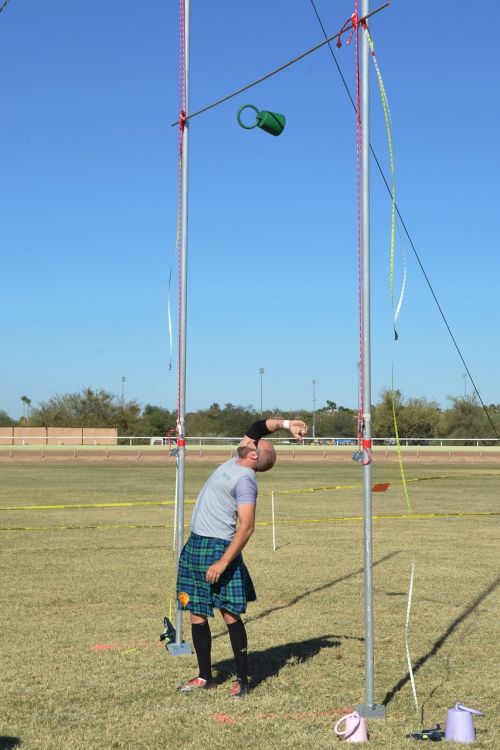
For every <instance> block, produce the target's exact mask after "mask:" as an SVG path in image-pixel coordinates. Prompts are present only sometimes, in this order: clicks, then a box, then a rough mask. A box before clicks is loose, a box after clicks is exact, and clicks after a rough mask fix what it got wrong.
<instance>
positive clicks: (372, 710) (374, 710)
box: [356, 703, 385, 719]
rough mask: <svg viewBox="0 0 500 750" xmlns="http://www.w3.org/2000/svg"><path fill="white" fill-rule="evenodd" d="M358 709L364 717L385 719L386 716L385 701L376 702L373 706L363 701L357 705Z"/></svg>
mask: <svg viewBox="0 0 500 750" xmlns="http://www.w3.org/2000/svg"><path fill="white" fill-rule="evenodd" d="M356 711H357V712H358V714H359V715H360V716H361V717H362V718H363V719H383V718H384V717H385V706H384V705H383V703H375V705H373V706H367V705H366V704H364V703H361V704H360V705H359V706H356Z"/></svg>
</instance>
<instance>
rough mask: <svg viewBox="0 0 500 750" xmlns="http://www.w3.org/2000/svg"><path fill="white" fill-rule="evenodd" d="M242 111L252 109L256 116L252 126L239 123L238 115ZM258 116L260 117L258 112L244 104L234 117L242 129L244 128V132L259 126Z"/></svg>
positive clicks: (251, 106)
mask: <svg viewBox="0 0 500 750" xmlns="http://www.w3.org/2000/svg"><path fill="white" fill-rule="evenodd" d="M244 109H253V110H254V112H255V113H256V114H257V119H256V120H255V122H254V124H253V125H245V124H244V123H243V122H241V117H240V115H241V113H242V112H243V110H244ZM259 115H260V112H259V110H258V109H257V107H255V106H254V105H253V104H244V105H243V106H242V107H240V108H239V110H238V114H237V115H236V119H237V120H238V123H239V125H241V127H242V128H245V130H253V129H254V128H256V127H257V125H258V124H259Z"/></svg>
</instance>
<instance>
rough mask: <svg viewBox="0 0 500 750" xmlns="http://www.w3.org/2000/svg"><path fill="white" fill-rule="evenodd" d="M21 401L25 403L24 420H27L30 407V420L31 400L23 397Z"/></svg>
mask: <svg viewBox="0 0 500 750" xmlns="http://www.w3.org/2000/svg"><path fill="white" fill-rule="evenodd" d="M21 401H22V402H23V419H26V407H28V419H29V417H30V406H31V399H30V398H28V396H21Z"/></svg>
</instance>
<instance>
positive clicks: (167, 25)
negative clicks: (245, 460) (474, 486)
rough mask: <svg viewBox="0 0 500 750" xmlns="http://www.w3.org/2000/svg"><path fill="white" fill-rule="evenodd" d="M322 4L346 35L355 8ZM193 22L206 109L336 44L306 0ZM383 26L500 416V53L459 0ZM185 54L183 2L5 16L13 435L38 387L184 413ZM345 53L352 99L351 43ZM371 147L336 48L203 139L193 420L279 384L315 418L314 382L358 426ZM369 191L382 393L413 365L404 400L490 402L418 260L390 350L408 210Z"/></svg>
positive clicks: (194, 262)
mask: <svg viewBox="0 0 500 750" xmlns="http://www.w3.org/2000/svg"><path fill="white" fill-rule="evenodd" d="M316 6H317V8H318V11H319V13H320V15H321V17H322V20H323V23H324V24H325V26H326V28H327V31H328V32H329V33H331V34H333V33H335V32H336V31H337V30H338V29H339V28H340V26H341V25H342V24H343V22H344V21H345V20H346V18H347V17H348V16H349V15H350V14H351V12H352V4H351V3H350V2H344V1H343V0H342V1H340V0H336V1H335V2H333V1H328V0H316ZM371 7H372V8H374V7H376V4H375V3H372V4H371ZM191 12H192V36H191V110H192V111H194V110H196V109H198V108H200V107H202V106H204V105H205V104H208V103H210V102H211V101H212V100H214V99H217V98H219V97H221V96H223V95H225V94H226V93H229V92H230V91H232V90H234V89H236V88H238V87H240V86H241V85H244V84H245V83H248V82H250V81H251V80H253V79H255V78H256V77H258V76H259V75H261V74H263V73H265V72H267V71H268V70H271V69H272V68H274V67H276V66H278V65H280V64H282V63H283V62H286V61H287V60H288V59H290V58H292V57H294V56H295V55H296V54H298V53H300V52H302V51H304V50H306V49H307V48H309V47H311V46H313V45H314V44H315V43H317V42H319V41H321V39H322V32H321V29H320V28H319V26H318V22H317V19H316V17H315V15H314V13H313V9H312V6H311V3H310V2H309V0H292V2H290V0H287V1H285V0H275V1H274V2H272V3H269V2H268V1H267V2H266V1H264V0H255V1H254V2H252V3H233V2H227V1H226V0H220V2H218V3H206V2H200V0H192V11H191ZM371 30H372V34H373V37H374V39H375V45H376V50H377V55H378V59H379V63H380V66H381V69H382V75H383V78H384V82H385V86H386V89H387V94H388V98H389V103H390V107H391V113H392V120H393V138H394V144H395V157H396V194H397V201H398V205H399V208H400V211H401V213H402V215H403V217H404V219H405V222H406V224H407V227H408V229H409V231H410V234H411V236H412V238H413V241H414V243H415V246H416V248H417V251H418V253H419V255H420V257H421V260H422V262H423V265H424V267H425V269H426V271H427V274H428V275H429V278H430V279H431V282H432V284H433V286H434V289H435V291H436V294H437V296H438V299H439V301H440V303H441V305H442V307H443V310H444V311H445V313H446V315H447V317H448V320H449V324H450V326H451V328H452V330H453V332H454V335H455V337H456V339H457V341H458V343H459V346H460V347H461V349H462V352H463V354H464V357H465V359H466V362H467V364H468V366H469V369H470V371H471V373H472V376H473V377H474V379H475V381H476V383H477V385H478V388H479V389H480V393H481V396H482V398H483V400H484V401H485V402H486V403H490V402H499V401H500V393H499V385H498V384H499V377H498V376H499V369H500V368H499V365H500V352H499V347H498V330H499V324H500V316H499V312H498V304H497V288H498V278H499V257H500V254H499V252H498V250H499V247H498V246H499V237H500V226H499V222H500V220H499V211H498V203H499V179H498V173H499V151H500V147H499V139H498V128H499V122H498V120H499V105H498V97H497V96H496V92H497V90H498V76H499V63H498V55H497V53H496V51H495V49H494V45H492V44H491V41H490V40H489V39H488V37H487V33H486V31H485V25H484V20H483V19H482V18H481V17H480V16H478V14H477V12H475V10H474V7H473V6H472V5H471V4H470V3H466V2H465V1H464V0H460V1H459V2H455V3H453V4H452V3H434V2H431V0H420V1H419V2H418V3H408V2H402V1H401V0H394V2H393V3H392V5H391V6H390V7H389V8H388V9H387V10H384V11H383V12H381V13H380V14H379V15H378V16H377V17H376V19H374V20H373V22H372V25H371ZM178 36H179V33H178V6H177V3H173V2H160V0H144V2H142V3H132V2H123V1H122V2H120V3H118V2H116V1H115V0H106V2H105V3H100V4H99V6H98V8H97V7H96V6H92V5H89V4H88V3H86V2H83V0H73V2H71V3H68V2H64V1H63V0H52V2H50V3H40V2H36V1H35V0H24V1H23V2H21V0H11V2H10V4H9V5H8V6H7V7H6V9H5V10H4V12H3V13H1V14H0V91H1V109H2V137H1V139H0V191H1V196H2V199H1V202H0V243H1V248H2V282H3V283H2V292H3V293H2V308H3V315H2V321H3V325H2V329H1V337H2V351H3V366H2V368H1V371H0V394H1V398H0V409H4V410H6V411H7V412H8V413H9V414H10V415H11V416H13V417H17V416H19V415H20V414H21V413H22V404H21V401H20V396H21V395H23V394H26V395H28V396H29V397H30V398H31V399H32V402H33V404H34V405H36V404H37V403H39V402H40V401H43V400H46V399H48V398H50V397H51V396H52V395H54V394H56V393H65V392H69V391H77V390H80V389H81V388H82V387H84V386H93V387H96V388H105V389H107V390H110V391H112V392H113V393H116V394H117V395H120V393H121V378H122V376H125V377H126V383H125V396H126V398H130V399H132V398H133V399H137V400H138V401H139V402H140V403H141V404H143V405H144V404H146V403H154V404H160V405H162V406H166V407H168V408H175V404H176V392H177V384H176V371H175V367H174V369H173V370H172V371H169V360H170V346H169V337H168V325H167V289H168V277H169V272H170V269H171V267H172V266H173V267H174V269H176V265H177V264H176V258H175V248H174V244H175V234H176V220H177V130H176V129H175V128H172V127H170V123H171V122H173V121H174V120H175V119H176V118H177V86H178V83H177V72H178ZM336 55H337V59H338V61H339V64H340V66H341V68H342V70H343V72H344V75H345V76H346V78H347V80H348V82H349V85H350V86H351V88H353V85H354V49H353V48H352V45H351V47H347V46H346V45H344V46H343V47H342V49H341V50H339V51H337V50H336ZM371 78H372V99H371V102H372V110H371V140H372V143H373V145H374V148H375V150H376V152H377V154H378V157H379V160H380V161H381V163H382V165H383V167H384V169H385V171H386V172H387V173H388V158H387V139H386V135H385V126H384V120H383V114H382V110H381V106H380V100H379V96H378V90H377V88H376V82H375V76H374V75H373V71H372V76H371ZM247 102H249V103H253V104H255V105H257V106H258V107H259V108H261V109H271V110H274V111H277V112H282V113H284V114H285V115H286V117H287V126H286V129H285V131H284V133H283V134H282V136H280V137H279V138H272V137H271V136H268V135H266V134H265V133H263V132H262V131H260V130H252V131H245V130H243V129H241V128H239V127H238V125H237V123H236V112H237V109H238V108H239V106H241V105H242V104H245V103H247ZM354 128H355V122H354V115H353V110H352V107H351V104H350V102H349V101H348V99H347V96H346V94H345V91H344V88H343V85H342V83H341V80H340V77H339V75H338V73H337V70H336V68H335V66H334V64H333V61H332V59H331V55H330V52H329V51H328V50H327V49H326V48H324V49H323V50H321V51H318V52H316V53H315V54H314V55H311V56H310V57H308V58H307V59H306V60H304V61H302V62H300V63H298V64H297V65H294V66H292V67H291V68H289V69H288V70H286V71H284V72H283V73H281V74H280V75H278V76H275V77H274V78H272V79H270V80H268V81H266V82H265V83H263V84H261V85H260V86H258V87H256V88H255V89H253V90H252V91H250V92H248V93H246V94H243V95H242V96H240V97H238V98H236V99H233V100H232V101H230V102H228V103H226V104H224V105H222V106H220V107H218V108H217V109H215V110H213V111H211V112H208V113H206V114H205V115H202V116H200V117H198V118H196V119H194V120H193V122H192V124H191V129H190V144H191V149H190V207H189V261H188V262H189V273H188V360H187V371H188V379H187V409H188V410H191V409H198V408H202V407H204V406H208V405H210V404H211V403H212V402H214V401H217V402H219V403H221V404H224V403H227V402H232V403H237V404H254V405H255V406H256V407H258V406H259V401H260V376H259V373H258V371H259V368H260V367H264V368H265V369H266V373H265V375H264V379H263V403H264V409H267V408H274V407H276V406H279V407H281V408H283V409H294V408H299V407H309V408H312V393H313V389H312V380H313V379H315V380H316V381H317V386H316V398H317V406H318V407H319V406H321V405H322V404H324V402H325V401H326V399H332V400H334V401H336V402H337V403H339V404H344V405H346V406H352V407H356V405H357V361H358V356H359V355H358V320H357V306H358V303H357V284H358V282H357V257H356V253H357V249H356V177H355V129H354ZM371 183H372V192H371V198H372V204H371V218H372V226H371V229H372V236H371V251H372V257H371V262H372V280H371V283H372V396H373V400H374V401H376V400H377V397H378V393H379V391H380V389H381V388H383V387H384V386H388V385H389V384H390V382H391V369H392V367H393V366H394V371H395V385H396V386H397V387H399V388H400V389H401V390H402V391H403V393H404V395H405V396H407V397H410V396H426V397H427V398H430V399H436V400H437V401H439V402H440V403H441V404H443V405H445V404H446V403H447V401H446V399H447V396H448V395H450V394H453V395H461V394H463V393H464V385H465V386H466V387H467V392H468V393H469V392H470V391H471V385H470V382H467V383H465V384H464V379H463V377H462V373H463V371H464V368H463V365H462V363H461V362H460V360H459V358H458V355H457V353H456V350H455V348H454V346H453V343H452V342H451V340H450V337H449V335H448V333H447V331H446V328H445V326H444V324H443V323H442V320H441V317H440V315H439V313H438V311H437V308H436V306H435V303H434V301H433V300H432V297H431V295H430V293H429V291H428V289H427V285H426V283H425V281H424V279H423V276H422V273H421V271H420V269H419V268H418V266H417V263H416V261H415V258H414V256H413V253H412V251H411V248H410V247H409V245H407V248H406V249H407V253H408V282H407V289H406V296H405V300H404V304H403V310H402V313H401V316H400V321H399V325H398V330H399V334H400V338H399V341H398V342H397V344H394V342H393V340H392V325H391V305H390V297H389V261H388V257H389V228H390V201H389V199H388V197H387V193H386V191H385V187H384V186H383V184H382V182H381V179H380V178H379V175H378V173H377V171H376V168H375V165H373V166H372V181H371ZM398 253H399V250H398ZM398 257H399V258H400V254H399V256H398ZM400 277H401V261H400V259H398V261H397V279H400ZM174 307H175V305H174ZM174 323H175V321H174ZM175 360H176V352H175V351H174V362H175Z"/></svg>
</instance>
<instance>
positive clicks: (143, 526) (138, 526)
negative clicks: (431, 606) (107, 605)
mask: <svg viewBox="0 0 500 750" xmlns="http://www.w3.org/2000/svg"><path fill="white" fill-rule="evenodd" d="M499 515H500V511H477V512H474V513H473V512H470V513H469V512H465V513H461V512H456V513H453V512H452V513H412V514H411V515H409V514H407V513H399V514H386V515H377V516H372V518H373V520H374V521H387V520H394V519H396V520H406V519H408V518H420V519H427V518H459V517H474V516H476V517H481V516H499ZM363 520H364V519H363V516H333V517H330V518H288V519H283V520H280V521H276V522H275V525H276V526H278V525H280V526H289V525H295V524H308V523H334V522H342V521H363ZM272 525H273V523H272V521H257V523H256V526H272ZM188 526H189V524H184V527H185V528H187V527H188ZM172 528H173V524H168V523H165V524H162V523H160V524H131V523H127V524H111V523H110V524H102V525H97V524H92V525H91V524H89V525H86V526H3V527H0V531H73V530H75V531H78V530H82V529H83V530H84V529H94V530H95V529H97V530H98V531H106V530H108V529H172Z"/></svg>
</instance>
